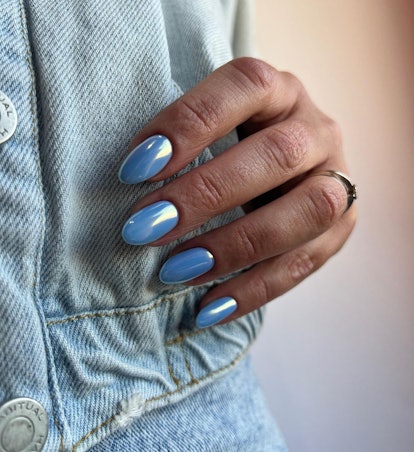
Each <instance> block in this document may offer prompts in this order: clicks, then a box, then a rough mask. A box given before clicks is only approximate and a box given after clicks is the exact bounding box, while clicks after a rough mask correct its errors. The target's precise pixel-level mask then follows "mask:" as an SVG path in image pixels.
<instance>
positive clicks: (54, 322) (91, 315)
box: [46, 287, 193, 326]
mask: <svg viewBox="0 0 414 452" xmlns="http://www.w3.org/2000/svg"><path fill="white" fill-rule="evenodd" d="M192 289H193V288H191V287H189V288H188V289H184V290H182V291H178V292H174V293H172V294H168V295H164V296H162V298H161V299H160V300H159V301H156V302H155V303H154V304H153V305H152V306H148V307H142V308H137V309H132V310H131V311H119V312H118V311H117V312H91V313H88V314H78V315H74V316H72V317H67V318H65V319H59V320H50V321H49V322H46V325H47V326H54V325H61V324H63V323H69V322H76V321H78V320H85V319H94V318H105V317H124V316H129V315H139V314H145V313H146V312H149V311H152V310H153V309H156V308H158V306H160V305H161V304H163V303H166V302H172V301H173V299H174V298H175V297H176V296H177V295H185V294H186V293H187V292H190V291H191V290H192Z"/></svg>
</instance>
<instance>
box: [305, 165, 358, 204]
mask: <svg viewBox="0 0 414 452" xmlns="http://www.w3.org/2000/svg"><path fill="white" fill-rule="evenodd" d="M311 176H329V177H333V178H334V179H335V180H337V181H338V182H339V183H340V184H341V185H342V186H343V187H344V188H345V191H346V194H347V196H348V202H347V206H346V209H345V212H346V211H347V210H348V209H349V208H350V207H351V205H352V203H353V202H354V201H355V200H356V199H357V197H358V191H357V187H356V185H355V184H353V183H352V182H351V180H350V179H349V177H348V176H346V175H345V174H344V173H341V172H340V171H334V170H317V171H314V172H312V173H310V175H309V177H311Z"/></svg>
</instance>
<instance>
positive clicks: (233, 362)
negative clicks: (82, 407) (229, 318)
mask: <svg viewBox="0 0 414 452" xmlns="http://www.w3.org/2000/svg"><path fill="white" fill-rule="evenodd" d="M249 348H250V347H249V346H247V347H246V348H245V349H244V350H243V352H242V353H240V355H238V356H236V358H234V359H233V360H232V361H231V362H230V363H229V364H227V365H225V366H223V367H220V368H219V369H216V370H213V371H211V372H209V373H208V374H206V375H204V377H202V378H200V379H198V380H196V381H191V382H190V383H187V384H185V385H183V386H181V387H180V388H177V389H176V390H174V391H169V392H165V393H164V394H160V395H159V396H156V397H152V398H151V399H148V400H146V403H152V402H157V401H159V400H162V399H165V398H167V397H169V396H172V395H175V394H179V393H181V392H183V390H184V389H186V388H190V387H191V386H195V385H196V384H199V383H201V382H203V381H205V380H207V379H208V378H210V377H212V376H214V375H216V374H218V373H220V372H223V371H225V370H227V369H230V368H231V367H233V366H235V365H236V364H237V363H238V362H239V361H241V360H242V359H243V358H244V356H245V355H246V354H247V352H248V350H249ZM115 418H116V415H115V414H114V415H112V416H111V417H110V418H109V419H107V420H106V421H104V422H102V423H101V424H99V425H98V426H97V427H95V428H94V429H92V430H90V431H89V432H88V433H87V434H86V435H84V436H82V438H81V439H80V440H79V441H78V442H77V443H75V444H74V445H73V446H72V452H76V449H77V448H78V447H79V446H80V445H81V444H82V443H84V442H85V441H86V440H87V439H88V438H90V437H91V436H92V435H94V434H95V433H96V432H98V431H99V430H100V429H102V428H103V427H106V426H107V425H109V424H110V423H111V422H113V421H114V420H115Z"/></svg>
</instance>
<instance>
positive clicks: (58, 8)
mask: <svg viewBox="0 0 414 452" xmlns="http://www.w3.org/2000/svg"><path fill="white" fill-rule="evenodd" d="M226 3H227V2H221V1H219V0H209V1H206V0H183V1H180V2H170V1H167V0H164V1H161V0H140V1H137V0H125V1H122V2H114V1H112V0H88V1H84V0H74V1H71V2H67V1H66V2H63V1H61V0H28V1H23V0H16V1H8V0H0V41H1V47H0V91H2V92H4V93H5V94H6V95H7V96H8V97H9V98H10V99H11V100H12V102H13V104H14V106H15V108H16V111H17V115H18V125H17V129H16V132H15V133H14V135H13V136H12V137H11V138H10V139H9V140H8V141H7V142H5V143H3V144H1V145H0V196H1V203H0V240H1V242H0V291H1V303H0V316H1V321H2V324H1V328H0V346H1V350H0V353H1V355H0V405H1V404H2V403H3V402H6V401H10V400H13V399H16V398H18V397H29V398H31V399H34V400H36V401H37V402H39V403H40V404H41V405H42V406H43V407H44V408H45V410H46V413H47V423H48V429H49V434H48V438H47V443H46V446H45V450H47V451H49V450H50V451H57V450H71V451H72V450H73V451H75V450H76V451H83V450H87V449H88V448H90V447H92V446H93V445H94V444H96V443H97V442H98V441H100V440H102V438H105V437H106V436H107V435H109V434H110V433H112V432H115V431H117V430H119V429H121V428H123V426H124V425H125V422H126V420H127V419H128V418H129V417H131V416H133V417H137V416H140V415H141V414H143V413H145V412H149V411H151V410H153V409H155V408H159V407H162V406H165V405H168V404H171V403H173V402H177V401H179V400H182V399H184V398H186V397H188V396H189V395H190V394H192V393H193V392H194V391H196V390H197V389H198V388H201V387H202V386H204V385H206V384H207V383H209V382H211V381H214V380H215V379H217V378H218V377H219V376H221V375H224V374H225V373H226V372H228V371H229V370H230V369H232V368H233V367H234V366H235V365H236V364H237V363H238V362H239V361H240V360H241V359H242V358H243V356H244V355H245V354H246V350H247V349H248V346H249V344H250V343H251V341H252V340H253V339H254V337H255V336H256V334H257V332H258V330H259V328H260V324H261V322H262V311H256V312H254V313H252V314H249V315H247V316H245V317H244V318H242V319H239V320H237V321H234V322H231V323H230V324H228V325H225V326H216V327H212V328H207V329H206V330H202V331H201V330H197V329H196V327H195V326H194V313H195V310H196V306H197V303H198V301H199V300H200V298H201V297H202V295H203V294H204V293H205V292H206V291H207V290H208V287H209V286H208V285H206V286H201V287H198V288H190V289H189V288H186V287H185V286H177V287H174V289H173V290H171V288H170V287H168V286H165V285H164V284H162V283H161V282H160V281H159V279H158V277H157V274H158V271H159V268H160V266H161V264H162V263H163V262H164V261H165V259H166V257H167V256H168V254H169V253H170V252H171V249H172V247H173V246H175V244H171V245H170V246H165V247H161V248H150V247H132V246H129V245H127V244H125V243H124V242H123V240H122V238H121V234H120V231H121V228H122V225H123V223H124V222H125V220H126V216H127V212H128V209H129V208H130V206H131V205H132V204H133V203H134V202H135V201H136V200H137V199H138V198H140V197H142V196H144V195H145V194H146V193H148V192H150V191H152V190H154V189H155V188H157V186H159V184H147V183H142V184H138V185H135V186H127V185H123V184H120V183H119V181H118V179H117V171H118V168H119V166H120V163H121V162H122V161H123V159H124V158H125V155H126V148H127V145H128V143H129V142H130V140H131V139H132V137H133V136H134V135H135V134H136V133H137V132H138V131H139V130H140V129H141V128H142V127H143V126H144V125H145V124H146V123H148V121H150V120H151V119H152V118H153V117H154V115H155V114H156V113H157V112H159V111H160V110H161V109H162V108H164V107H165V106H167V105H168V104H170V103H171V102H173V101H174V100H175V99H176V98H177V97H178V96H180V94H181V93H182V92H184V91H186V90H187V89H189V88H190V87H191V86H193V85H194V84H196V83H197V82H198V81H200V80H201V79H203V78H204V77H205V76H206V75H208V74H209V73H210V72H211V71H212V70H214V69H215V68H216V67H218V66H219V65H221V64H223V63H225V62H226V61H228V60H230V59H231V58H232V57H233V53H232V43H231V40H230V39H229V25H228V24H229V23H231V20H230V19H229V14H230V13H231V11H233V13H234V14H235V13H236V12H237V11H238V9H237V8H233V9H231V8H230V9H228V8H227V7H226ZM228 3H231V2H228ZM233 3H234V2H233ZM233 13H231V14H233ZM233 28H234V27H233ZM230 34H231V33H230ZM235 140H236V135H235V134H234V133H233V134H230V135H229V136H228V137H226V138H225V139H224V140H222V141H221V142H219V143H216V144H215V145H213V146H212V148H211V149H206V150H205V151H204V152H203V153H202V154H201V155H200V156H199V157H198V158H197V159H196V160H195V161H194V162H192V163H191V164H190V165H189V166H188V167H187V168H185V169H184V170H183V172H185V171H188V170H189V169H191V168H192V167H194V166H196V165H200V164H202V163H203V162H205V161H207V160H209V159H211V158H212V155H213V154H214V153H215V152H221V151H222V150H223V149H224V148H225V147H227V146H229V145H231V144H232V143H234V142H235ZM241 214H242V212H241V210H239V209H236V210H235V211H232V212H229V213H226V214H224V215H222V216H220V217H217V218H214V219H213V220H212V221H210V222H209V223H207V224H205V225H204V226H203V227H202V228H200V229H199V230H197V231H195V232H194V233H192V234H200V233H202V232H203V231H206V230H209V229H211V228H214V227H217V226H219V225H221V224H224V223H226V222H229V221H232V220H233V219H235V218H237V217H238V216H240V215H241ZM192 234H190V235H189V236H188V237H190V236H191V235H192ZM16 410H18V407H17V408H16ZM16 413H17V411H16ZM6 414H7V413H6ZM9 414H10V416H12V415H13V413H12V411H10V413H8V414H7V416H9ZM7 416H6V415H4V416H3V414H2V412H1V409H0V430H1V429H2V428H3V427H4V425H6V423H7V422H8V418H7ZM7 425H9V424H7ZM2 426H3V427H2ZM4 428H6V427H4ZM0 433H1V432H0Z"/></svg>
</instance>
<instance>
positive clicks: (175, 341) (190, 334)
mask: <svg viewBox="0 0 414 452" xmlns="http://www.w3.org/2000/svg"><path fill="white" fill-rule="evenodd" d="M211 328H212V327H208V328H203V329H202V330H194V331H188V332H187V333H181V334H180V335H179V336H177V337H175V338H174V339H170V340H169V341H167V342H165V344H164V345H166V346H167V347H169V346H171V345H174V344H179V343H180V342H182V341H183V340H184V339H186V338H187V337H193V336H198V335H199V334H203V333H206V332H207V331H208V330H210V329H211Z"/></svg>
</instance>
